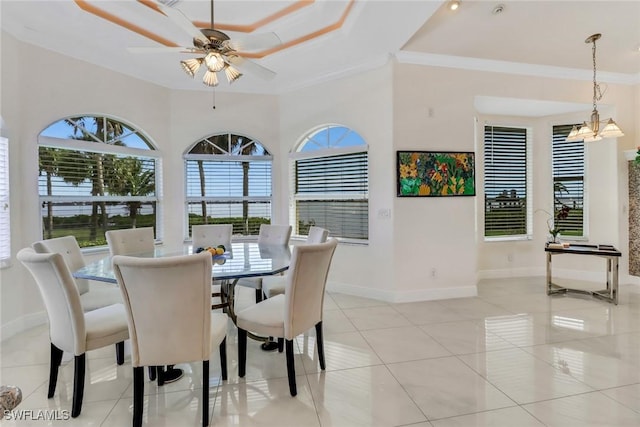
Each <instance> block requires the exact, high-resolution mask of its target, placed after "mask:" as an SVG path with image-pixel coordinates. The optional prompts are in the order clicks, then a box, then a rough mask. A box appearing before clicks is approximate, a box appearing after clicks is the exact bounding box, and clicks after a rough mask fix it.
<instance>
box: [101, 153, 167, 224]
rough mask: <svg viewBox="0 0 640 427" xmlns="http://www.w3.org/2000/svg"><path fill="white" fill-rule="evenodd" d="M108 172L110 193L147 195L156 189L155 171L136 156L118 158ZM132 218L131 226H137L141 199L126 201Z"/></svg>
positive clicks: (107, 183) (107, 180)
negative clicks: (146, 166) (145, 166)
mask: <svg viewBox="0 0 640 427" xmlns="http://www.w3.org/2000/svg"><path fill="white" fill-rule="evenodd" d="M112 166H113V167H112V169H111V170H110V171H109V173H108V174H107V179H106V185H107V188H108V189H109V194H113V195H119V196H134V197H135V196H147V195H149V194H151V193H153V192H154V191H155V188H156V184H155V179H156V177H155V173H154V171H153V170H150V169H145V168H144V165H143V164H142V161H141V160H140V159H137V158H135V157H125V158H120V159H118V158H116V159H114V161H113V165H112ZM126 205H127V209H128V211H129V217H130V218H131V227H132V228H136V222H137V217H138V212H139V211H140V208H141V207H142V202H141V201H139V200H135V201H129V202H126Z"/></svg>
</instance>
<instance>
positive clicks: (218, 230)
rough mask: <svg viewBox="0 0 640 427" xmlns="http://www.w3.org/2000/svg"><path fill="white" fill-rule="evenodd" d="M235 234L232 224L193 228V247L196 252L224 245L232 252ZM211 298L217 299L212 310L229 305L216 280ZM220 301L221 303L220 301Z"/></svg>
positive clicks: (212, 287) (212, 285)
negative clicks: (232, 239)
mask: <svg viewBox="0 0 640 427" xmlns="http://www.w3.org/2000/svg"><path fill="white" fill-rule="evenodd" d="M232 234H233V225H232V224H201V225H193V226H192V227H191V245H192V246H193V251H194V252H195V251H196V249H198V248H206V247H208V246H218V245H224V247H225V249H226V250H227V251H230V250H231V235H232ZM211 296H212V297H213V298H215V299H216V302H215V303H214V302H213V301H212V306H211V307H212V308H224V307H227V306H228V304H226V303H223V302H222V298H221V296H222V291H221V284H220V281H216V280H215V278H214V280H213V282H212V283H211ZM218 299H219V301H218Z"/></svg>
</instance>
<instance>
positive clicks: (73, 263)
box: [31, 236, 122, 311]
mask: <svg viewBox="0 0 640 427" xmlns="http://www.w3.org/2000/svg"><path fill="white" fill-rule="evenodd" d="M31 247H32V248H33V249H34V250H35V251H36V252H37V253H43V254H44V253H59V254H61V255H62V258H63V259H64V261H65V262H66V263H67V267H69V271H71V273H73V272H74V271H76V270H79V269H80V268H82V267H84V266H85V260H84V257H83V256H82V251H81V250H80V246H79V245H78V241H77V240H76V238H75V237H74V236H64V237H55V238H53V239H46V240H40V241H38V242H35V243H33V244H32V245H31ZM75 283H76V285H77V287H78V292H79V293H80V303H81V304H82V308H83V309H84V311H91V310H95V309H96V308H100V307H105V306H108V305H111V304H117V303H122V297H121V296H120V290H119V289H118V288H117V287H116V286H113V285H110V284H104V283H90V282H89V281H88V280H86V279H75Z"/></svg>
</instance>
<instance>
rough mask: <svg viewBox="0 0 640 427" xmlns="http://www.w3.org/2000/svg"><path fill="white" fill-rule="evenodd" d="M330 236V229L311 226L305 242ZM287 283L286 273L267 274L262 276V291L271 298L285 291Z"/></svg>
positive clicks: (324, 240)
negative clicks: (277, 274) (278, 274)
mask: <svg viewBox="0 0 640 427" xmlns="http://www.w3.org/2000/svg"><path fill="white" fill-rule="evenodd" d="M327 237H329V230H327V229H326V228H322V227H316V226H311V227H309V234H308V235H307V240H306V241H305V244H307V245H309V244H315V243H324V242H326V241H327ZM286 283H287V277H286V273H285V274H284V275H280V276H266V277H263V278H262V293H263V294H264V296H265V297H267V298H271V297H273V296H276V295H280V294H283V293H284V287H285V284H286Z"/></svg>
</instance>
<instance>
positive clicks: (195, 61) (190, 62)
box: [180, 58, 203, 77]
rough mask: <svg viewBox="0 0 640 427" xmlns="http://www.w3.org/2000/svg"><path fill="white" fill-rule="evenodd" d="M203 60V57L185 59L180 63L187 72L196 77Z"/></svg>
mask: <svg viewBox="0 0 640 427" xmlns="http://www.w3.org/2000/svg"><path fill="white" fill-rule="evenodd" d="M202 61H203V59H202V58H191V59H185V60H184V61H180V65H182V69H183V70H184V72H185V73H187V74H188V75H190V76H191V77H195V75H196V73H197V72H198V70H199V69H200V66H201V65H202Z"/></svg>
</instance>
